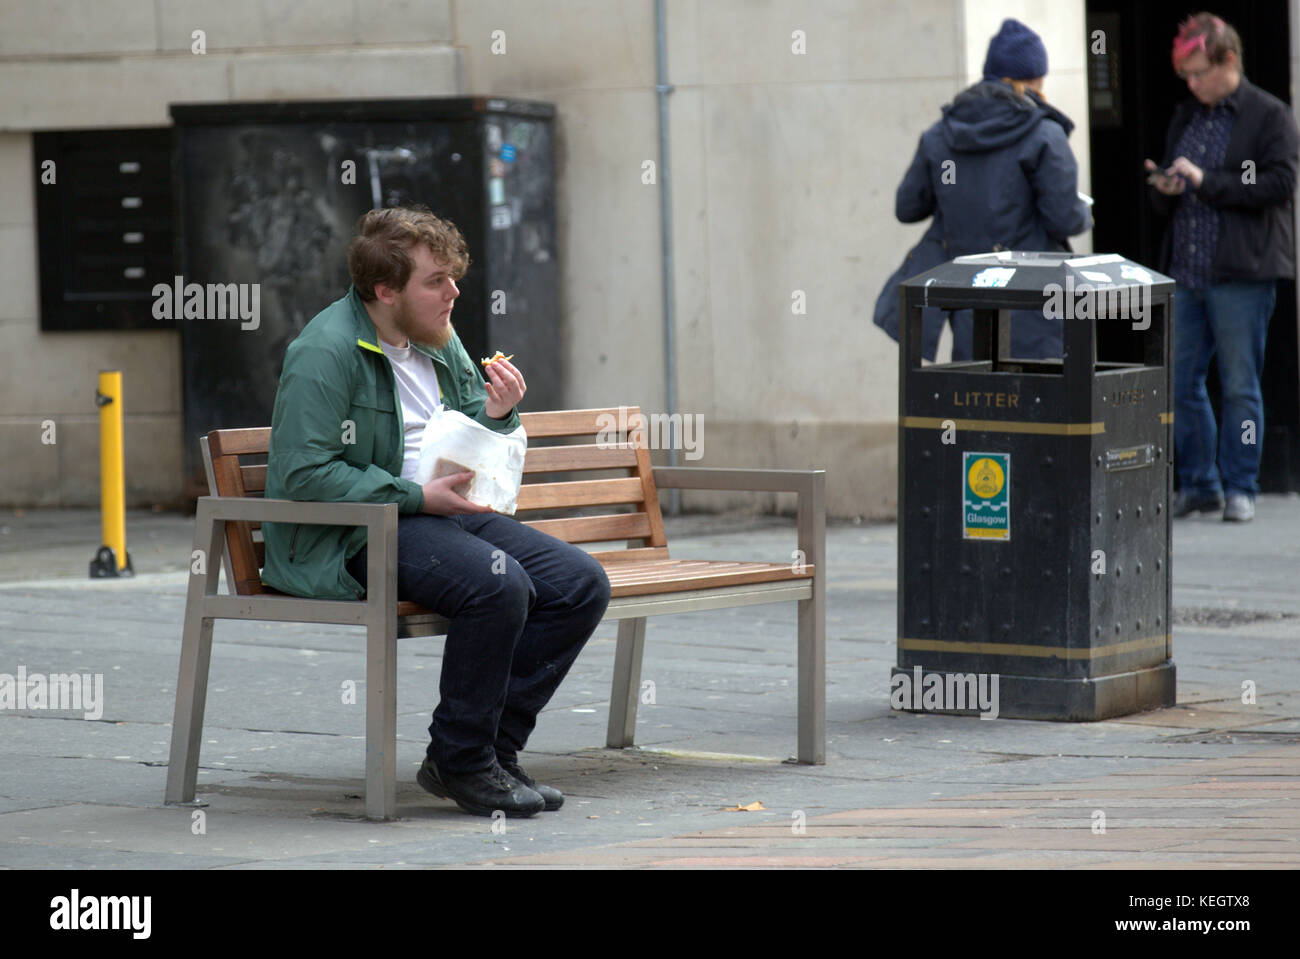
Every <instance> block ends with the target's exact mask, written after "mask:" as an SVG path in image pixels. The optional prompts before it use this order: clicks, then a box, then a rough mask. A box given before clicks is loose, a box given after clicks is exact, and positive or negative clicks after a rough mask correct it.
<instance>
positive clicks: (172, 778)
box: [163, 601, 212, 803]
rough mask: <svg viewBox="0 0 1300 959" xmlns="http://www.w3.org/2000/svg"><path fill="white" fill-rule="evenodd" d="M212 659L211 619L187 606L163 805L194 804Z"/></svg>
mask: <svg viewBox="0 0 1300 959" xmlns="http://www.w3.org/2000/svg"><path fill="white" fill-rule="evenodd" d="M211 659H212V618H211V617H207V618H205V617H204V616H203V608H202V602H201V601H200V602H198V603H194V602H189V603H186V605H185V631H184V633H183V634H182V638H181V667H180V673H179V675H178V676H177V678H176V711H175V712H174V713H173V714H172V747H171V758H170V759H169V760H168V761H167V791H166V792H165V793H164V796H163V799H164V801H165V802H169V803H178V802H193V801H194V789H195V786H196V783H197V781H198V776H199V748H200V745H201V743H202V740H203V710H204V707H205V706H206V705H207V701H208V664H209V662H210V661H211Z"/></svg>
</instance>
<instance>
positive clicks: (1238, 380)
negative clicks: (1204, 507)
mask: <svg viewBox="0 0 1300 959" xmlns="http://www.w3.org/2000/svg"><path fill="white" fill-rule="evenodd" d="M1276 299H1277V283H1276V281H1274V280H1265V281H1262V282H1256V283H1244V282H1238V283H1218V284H1216V285H1214V286H1211V287H1207V288H1206V289H1204V290H1194V289H1192V288H1190V287H1186V286H1183V285H1182V284H1179V285H1178V286H1177V287H1176V288H1175V290H1174V444H1175V462H1176V463H1177V466H1178V481H1179V483H1180V485H1181V487H1182V489H1183V490H1184V491H1185V492H1187V493H1189V494H1191V495H1192V496H1195V497H1198V498H1200V497H1205V498H1209V497H1213V496H1216V495H1219V494H1221V493H1223V492H1224V491H1225V490H1226V491H1227V492H1228V493H1245V494H1246V495H1247V496H1249V497H1250V498H1251V499H1254V498H1255V494H1257V493H1258V492H1259V482H1258V480H1259V461H1260V451H1261V446H1260V444H1261V443H1262V442H1263V440H1264V399H1263V394H1262V392H1261V391H1260V385H1259V381H1260V376H1261V375H1262V374H1263V372H1264V345H1265V343H1266V342H1267V340H1268V321H1269V319H1270V318H1271V317H1272V316H1273V305H1274V303H1275V301H1276ZM1216 355H1217V356H1218V366H1219V381H1220V382H1221V383H1222V384H1223V403H1222V412H1223V429H1221V430H1220V429H1218V428H1217V426H1216V424H1215V422H1214V410H1213V408H1212V407H1211V406H1210V396H1209V393H1208V392H1207V390H1206V388H1205V377H1206V374H1207V373H1209V370H1210V359H1211V357H1214V356H1216ZM1249 424H1254V428H1253V429H1249V428H1248V426H1249ZM1216 447H1217V450H1218V464H1217V466H1216V464H1215V450H1216Z"/></svg>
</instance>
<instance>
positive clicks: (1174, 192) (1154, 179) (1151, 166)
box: [1143, 157, 1199, 196]
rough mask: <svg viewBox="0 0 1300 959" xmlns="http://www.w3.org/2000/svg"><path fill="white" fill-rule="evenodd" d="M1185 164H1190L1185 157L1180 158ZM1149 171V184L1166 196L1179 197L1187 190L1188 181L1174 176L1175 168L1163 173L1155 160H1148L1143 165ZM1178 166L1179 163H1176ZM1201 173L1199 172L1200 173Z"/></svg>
mask: <svg viewBox="0 0 1300 959" xmlns="http://www.w3.org/2000/svg"><path fill="white" fill-rule="evenodd" d="M1179 159H1180V160H1183V161H1184V162H1189V161H1187V160H1186V158H1185V157H1179ZM1143 165H1144V166H1145V167H1146V169H1147V174H1148V176H1147V182H1148V183H1150V184H1151V185H1152V186H1153V187H1155V188H1156V189H1157V190H1159V191H1160V192H1161V193H1163V194H1164V195H1165V196H1178V194H1180V193H1182V192H1183V191H1184V190H1185V189H1187V181H1186V180H1184V179H1183V178H1182V177H1179V176H1175V175H1174V174H1173V172H1172V171H1173V169H1174V167H1170V168H1169V170H1168V171H1165V172H1162V171H1161V170H1160V169H1159V168H1158V167H1157V166H1156V164H1155V161H1154V160H1147V161H1146V162H1145V163H1144V164H1143ZM1175 166H1177V163H1175ZM1198 172H1199V171H1198Z"/></svg>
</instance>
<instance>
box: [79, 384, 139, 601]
mask: <svg viewBox="0 0 1300 959" xmlns="http://www.w3.org/2000/svg"><path fill="white" fill-rule="evenodd" d="M95 403H96V405H98V406H99V499H100V516H101V523H102V530H103V537H104V538H103V545H102V546H100V547H99V550H98V551H97V552H96V553H95V558H94V559H92V560H91V561H90V575H91V576H92V577H94V578H99V577H105V576H132V575H134V574H135V570H134V569H133V568H132V566H131V556H130V554H129V553H127V551H126V469H125V466H124V463H123V460H124V457H123V454H122V372H121V370H102V371H100V374H99V389H98V390H96V392H95Z"/></svg>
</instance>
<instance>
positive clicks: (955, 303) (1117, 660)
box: [891, 251, 1175, 721]
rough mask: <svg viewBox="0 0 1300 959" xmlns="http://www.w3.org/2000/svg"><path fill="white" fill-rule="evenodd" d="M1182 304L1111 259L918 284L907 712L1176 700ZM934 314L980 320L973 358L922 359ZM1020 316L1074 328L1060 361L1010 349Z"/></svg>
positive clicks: (911, 337)
mask: <svg viewBox="0 0 1300 959" xmlns="http://www.w3.org/2000/svg"><path fill="white" fill-rule="evenodd" d="M1173 292H1174V283H1173V281H1172V280H1171V279H1169V278H1168V277H1165V276H1162V275H1160V274H1158V273H1155V272H1154V271H1151V270H1148V269H1146V268H1144V267H1142V266H1140V265H1139V264H1136V263H1133V262H1132V261H1129V260H1126V259H1124V258H1123V257H1121V256H1118V255H1115V254H1103V255H1092V256H1077V257H1076V256H1072V255H1071V254H1068V253H1030V252H1012V251H1003V252H1000V253H990V254H984V255H980V256H969V257H958V258H957V259H956V260H953V261H952V262H950V263H946V264H943V265H941V266H938V267H936V268H934V269H933V270H930V271H928V272H926V273H923V274H921V275H920V276H917V277H915V278H913V279H911V280H909V281H907V282H906V283H904V284H902V287H901V289H900V299H901V307H902V309H901V311H900V316H901V318H902V324H901V327H900V349H899V376H898V384H899V414H900V420H899V431H898V446H899V457H898V460H899V477H898V574H899V576H898V666H897V667H896V668H895V669H894V670H893V672H892V676H891V696H892V698H893V704H894V706H895V707H896V708H902V709H910V710H914V711H915V710H938V711H943V712H971V711H977V712H981V713H982V714H984V715H995V716H996V715H1000V716H1003V717H1011V718H1020V719H1056V720H1073V721H1088V720H1098V719H1104V718H1106V717H1108V716H1118V715H1124V714H1126V713H1132V712H1137V711H1140V710H1144V709H1153V708H1156V707H1160V706H1172V705H1173V704H1174V679H1175V671H1174V662H1173V659H1172V628H1173V627H1172V623H1171V612H1172V602H1171V594H1170V576H1169V552H1170V549H1169V547H1170V512H1169V506H1170V502H1171V498H1172V494H1173V473H1172V463H1171V455H1172V452H1173V425H1172V424H1173V413H1172V411H1171V400H1172V396H1171V356H1170V341H1171V332H1172V317H1173ZM925 307H938V308H940V309H943V310H959V309H961V310H973V316H974V322H973V328H974V336H973V344H972V350H973V352H972V357H973V358H972V359H971V360H970V361H968V362H956V363H945V364H931V365H925V366H923V365H922V363H921V313H922V309H923V308H925ZM1013 310H1015V311H1020V310H1031V311H1033V312H1034V315H1033V316H1028V315H1026V314H1024V313H1016V314H1015V322H1017V323H1023V322H1043V323H1048V322H1059V323H1061V324H1063V327H1064V329H1063V335H1064V356H1063V357H1062V358H1059V359H1056V360H1040V359H1034V360H1027V359H1020V358H1016V357H1014V356H1010V355H1008V354H1009V352H1010V343H1011V336H1010V328H1011V321H1012V316H1011V311H1013ZM981 684H983V685H981ZM986 690H987V691H988V692H989V693H991V694H992V699H993V700H994V702H993V704H992V705H991V706H990V704H989V703H988V701H987V694H986V692H985V691H986ZM977 692H978V695H979V699H978V700H977V698H976V696H977ZM963 700H964V701H963Z"/></svg>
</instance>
